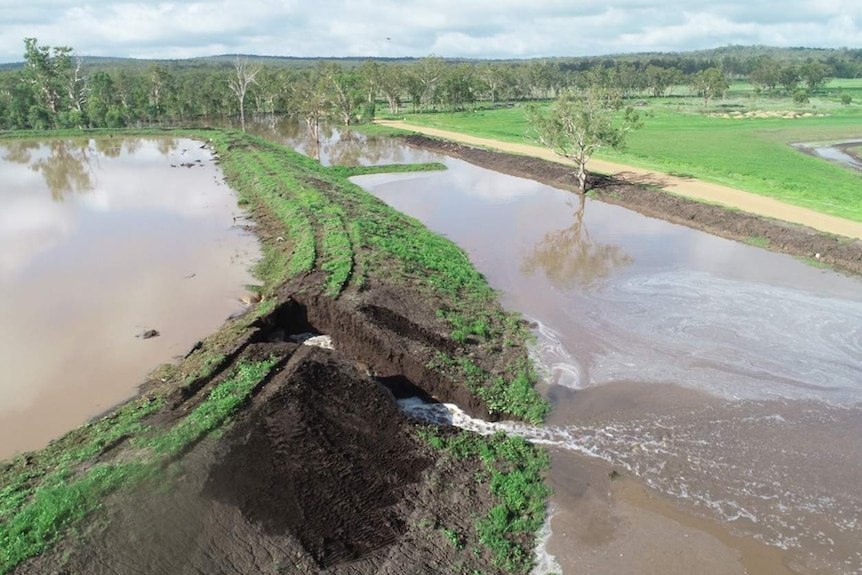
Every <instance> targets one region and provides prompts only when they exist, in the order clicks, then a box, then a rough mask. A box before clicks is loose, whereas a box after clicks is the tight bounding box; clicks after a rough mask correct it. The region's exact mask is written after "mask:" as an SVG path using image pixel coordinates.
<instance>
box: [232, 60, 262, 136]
mask: <svg viewBox="0 0 862 575" xmlns="http://www.w3.org/2000/svg"><path fill="white" fill-rule="evenodd" d="M261 68H262V66H261V65H260V64H251V63H249V61H248V60H247V59H245V58H242V59H240V57H239V56H237V57H236V59H235V60H234V63H233V69H234V75H232V76H231V77H230V78H229V79H228V87H229V88H230V90H231V92H233V93H234V95H235V96H236V99H237V102H238V103H239V118H240V124H241V125H242V129H243V131H245V95H246V94H247V93H248V88H249V86H251V85H252V84H254V81H255V80H254V78H255V76H257V75H258V74H259V73H260V70H261Z"/></svg>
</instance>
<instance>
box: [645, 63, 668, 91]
mask: <svg viewBox="0 0 862 575" xmlns="http://www.w3.org/2000/svg"><path fill="white" fill-rule="evenodd" d="M673 81H674V73H673V71H672V70H669V69H668V68H662V67H661V66H656V65H654V64H650V65H649V66H647V69H646V82H647V86H648V87H649V89H650V91H651V92H652V95H653V97H654V98H661V97H662V96H664V95H665V93H667V89H668V88H670V87H671V85H672V84H673Z"/></svg>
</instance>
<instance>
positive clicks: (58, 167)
mask: <svg viewBox="0 0 862 575" xmlns="http://www.w3.org/2000/svg"><path fill="white" fill-rule="evenodd" d="M141 142H142V139H141V138H114V137H110V138H100V139H97V140H90V139H64V140H50V141H47V142H38V141H26V140H9V141H8V142H4V143H3V146H4V148H5V150H6V151H5V153H4V154H3V159H4V160H6V161H8V162H14V163H16V164H26V165H28V166H29V168H30V169H31V170H32V171H34V172H36V173H38V174H40V175H41V176H42V178H43V180H44V181H45V185H46V186H47V187H48V189H49V190H50V192H51V198H52V199H53V200H54V201H56V202H62V201H63V200H64V197H65V195H66V194H81V193H85V192H90V191H92V190H93V189H94V186H95V183H94V179H95V177H96V173H97V171H98V163H99V161H100V159H101V158H119V157H120V155H121V154H122V153H123V151H124V150H125V152H126V153H127V154H134V153H135V152H136V151H138V150H139V149H140V146H141ZM152 142H154V144H155V146H156V149H157V150H158V151H159V153H161V154H162V155H168V154H170V153H171V152H173V151H174V150H176V148H177V141H176V139H174V138H156V139H154V140H152Z"/></svg>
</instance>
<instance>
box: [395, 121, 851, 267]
mask: <svg viewBox="0 0 862 575" xmlns="http://www.w3.org/2000/svg"><path fill="white" fill-rule="evenodd" d="M404 140H405V141H406V142H407V143H408V144H410V145H413V146H416V147H420V148H423V149H427V150H434V151H437V152H442V153H444V154H447V155H450V156H453V157H456V158H460V159H462V160H465V161H467V162H470V163H472V164H475V165H477V166H481V167H483V168H488V169H491V170H495V171H498V172H501V173H504V174H509V175H513V176H518V177H522V178H529V179H532V180H536V181H538V182H542V183H545V184H548V185H551V186H555V187H559V188H563V189H568V190H573V191H575V190H577V180H576V178H575V176H574V174H573V171H572V169H571V168H570V167H566V166H564V165H563V164H559V163H556V162H549V161H546V160H541V159H538V158H531V157H527V156H516V155H512V154H504V153H501V152H492V151H489V150H484V149H481V148H472V147H469V146H464V145H461V144H457V143H454V142H449V141H445V140H437V139H433V138H428V137H426V136H419V135H410V136H405V137H404ZM658 184H660V182H653V181H649V180H643V179H637V178H630V179H628V180H627V181H624V180H621V179H616V178H610V177H605V176H597V175H595V174H590V175H589V176H588V178H587V186H588V188H589V189H590V190H591V194H593V195H594V197H596V198H597V199H600V200H602V201H603V202H607V203H610V204H617V205H620V206H623V207H626V208H629V209H632V210H635V211H637V212H640V213H642V214H644V215H647V216H650V217H654V218H661V219H664V220H668V221H671V222H674V223H677V224H682V225H685V226H688V227H690V228H695V229H698V230H703V231H705V232H709V233H711V234H715V235H717V236H722V237H725V238H728V239H732V240H738V241H746V240H752V239H756V240H757V241H758V242H759V243H761V242H762V243H765V244H766V245H767V248H768V249H771V250H774V251H780V252H784V253H788V254H791V255H794V256H799V257H803V258H810V259H812V260H816V261H819V262H822V263H825V264H828V265H830V266H832V267H835V268H836V269H839V270H844V271H849V272H851V273H855V274H862V241H858V240H849V239H847V238H841V237H838V236H833V235H830V234H826V233H823V232H818V231H816V230H813V229H811V228H807V227H804V226H800V225H796V224H788V223H785V222H780V221H777V220H770V219H767V218H763V217H760V216H755V215H751V214H747V213H744V212H738V211H732V210H728V209H725V208H722V207H720V206H715V205H710V204H704V203H701V202H696V201H694V200H689V199H687V198H683V197H680V196H676V195H673V194H669V193H666V192H663V191H661V190H657V189H653V188H650V187H648V186H651V185H658Z"/></svg>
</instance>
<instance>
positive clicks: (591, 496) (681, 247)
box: [298, 140, 862, 575]
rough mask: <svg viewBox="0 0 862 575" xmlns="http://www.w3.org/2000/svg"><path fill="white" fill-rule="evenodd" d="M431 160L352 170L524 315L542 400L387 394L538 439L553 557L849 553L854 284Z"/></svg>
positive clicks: (860, 420) (856, 525)
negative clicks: (486, 417) (484, 406)
mask: <svg viewBox="0 0 862 575" xmlns="http://www.w3.org/2000/svg"><path fill="white" fill-rule="evenodd" d="M328 145H331V146H333V149H335V147H337V146H336V143H335V142H329V144H328ZM368 145H369V146H370V147H372V149H373V146H376V143H375V141H374V140H369V142H368ZM298 147H300V148H301V147H302V146H301V145H300V146H298ZM371 153H372V154H373V153H374V152H371ZM336 154H337V153H336ZM432 160H437V161H444V162H445V163H446V164H447V166H448V167H449V170H448V172H445V173H421V174H398V175H375V176H365V177H361V178H356V179H355V181H356V182H357V183H359V184H360V185H362V186H363V187H364V188H365V189H367V190H369V191H370V192H372V193H374V194H375V195H377V196H378V197H380V198H381V199H383V200H384V201H386V202H387V203H389V204H390V205H392V206H394V207H395V208H396V209H399V210H400V211H402V212H405V213H407V214H409V215H411V216H413V217H416V218H418V219H419V220H421V221H422V222H423V223H425V224H426V225H427V226H428V227H429V228H431V229H432V230H435V231H437V232H439V233H442V234H443V235H445V236H447V237H449V238H450V239H452V240H453V241H455V242H456V243H457V244H459V245H460V246H461V247H463V248H464V249H465V250H466V251H467V252H468V253H469V255H470V258H471V261H472V262H473V263H474V264H475V265H476V267H477V268H478V269H479V270H480V271H481V272H482V273H483V274H485V276H486V277H487V278H488V280H489V283H490V284H491V285H492V286H493V287H495V288H497V289H499V290H500V291H501V293H502V298H503V302H504V304H505V305H506V306H507V307H508V308H510V309H513V310H518V311H520V312H521V313H523V314H524V315H525V316H527V318H528V319H530V320H533V321H534V322H536V325H537V330H536V332H537V333H536V334H537V338H538V341H537V345H536V347H535V350H534V353H535V358H536V360H537V363H538V364H539V365H540V366H542V367H543V368H544V370H545V376H546V381H547V385H545V386H544V387H543V392H544V393H545V394H546V396H547V397H548V398H549V399H550V400H551V401H552V403H553V404H554V411H553V412H552V414H551V417H550V419H549V421H548V424H547V426H546V427H538V428H536V427H530V426H524V425H521V424H506V423H500V424H488V423H486V422H479V421H475V420H471V419H469V418H465V417H464V416H463V414H459V412H458V411H457V410H456V409H453V408H451V407H450V408H446V409H445V412H444V410H443V409H442V408H441V407H440V406H435V407H427V406H420V405H410V404H407V405H405V408H406V409H407V410H408V411H411V412H413V413H414V414H416V413H417V412H421V413H422V414H423V415H424V416H431V417H432V419H433V418H436V419H437V420H438V421H442V422H453V423H455V424H457V425H460V426H462V427H465V428H468V429H473V430H474V431H479V432H482V433H490V432H494V431H496V430H503V431H506V432H508V433H516V434H519V435H522V436H524V437H526V438H528V439H531V440H533V441H536V442H539V443H542V444H544V445H547V446H549V447H550V449H551V453H552V458H553V466H552V470H551V472H550V475H549V482H550V483H551V484H552V486H554V487H555V489H556V490H557V494H556V495H555V496H554V499H553V501H552V506H553V508H554V517H553V519H552V521H551V526H552V527H553V534H552V536H551V538H550V541H549V543H548V549H549V551H550V552H551V553H552V554H554V555H556V558H557V560H558V562H559V566H560V571H562V572H563V573H566V574H580V573H590V574H591V575H601V574H603V573H607V574H609V575H610V574H611V573H613V574H614V575H618V574H619V573H632V574H638V575H643V574H646V573H655V574H661V575H673V574H676V573H679V574H683V573H686V574H687V573H691V572H693V571H695V570H696V571H697V572H698V573H700V574H701V575H710V574H713V573H714V574H717V575H718V574H725V573H728V574H730V573H734V574H736V573H743V572H745V573H749V574H757V573H762V574H769V575H772V574H775V573H791V572H798V573H818V574H819V573H833V574H839V573H840V574H856V573H862V550H860V549H859V545H858V541H860V540H862V485H860V484H859V482H858V478H859V477H862V445H859V442H858V441H857V439H858V437H860V436H862V282H860V281H859V280H858V279H856V278H848V277H845V276H841V275H839V274H836V273H833V272H830V271H826V270H822V269H815V268H812V267H809V266H807V265H805V264H803V263H801V262H798V261H796V260H794V259H793V258H792V257H790V256H787V255H783V254H776V253H771V252H768V251H765V250H762V249H759V248H756V247H754V246H749V245H744V244H739V243H736V242H732V241H728V240H724V239H721V238H717V237H713V236H710V235H707V234H704V233H701V232H697V231H693V230H691V229H688V228H685V227H681V226H677V225H673V224H669V223H667V222H664V221H660V220H655V219H651V218H646V217H644V216H641V215H639V214H636V213H633V212H631V211H628V210H625V209H623V208H619V207H616V206H610V205H606V204H601V203H598V202H593V201H591V200H589V199H586V200H585V201H583V202H581V201H579V199H578V197H576V196H574V195H572V194H571V193H569V192H564V191H560V190H555V189H552V188H549V187H547V186H544V185H541V184H538V183H536V182H533V181H529V180H523V179H519V178H513V177H509V176H504V175H501V174H497V173H494V172H490V171H488V170H483V169H480V168H477V167H474V166H472V165H469V164H466V163H464V162H460V161H456V160H452V159H447V158H444V157H440V156H433V155H431V156H428V155H426V156H424V157H423V160H422V161H432ZM513 161H515V160H513ZM590 462H595V463H590ZM611 469H612V470H614V471H618V472H619V473H621V477H623V479H622V480H620V481H618V482H614V481H609V480H608V471H609V470H611ZM632 481H634V482H635V487H631V485H632V483H631V482H632ZM615 485H617V486H615ZM637 485H646V486H648V487H649V491H647V492H643V493H641V492H640V491H638V489H639V488H638V487H637ZM610 493H613V495H609V494H610ZM650 493H660V494H662V496H663V497H666V498H668V500H669V501H670V502H671V503H670V504H668V505H664V504H662V503H660V502H658V501H657V500H655V499H654V498H653V496H652V495H650ZM701 518H703V519H701ZM791 570H792V571H791Z"/></svg>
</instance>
